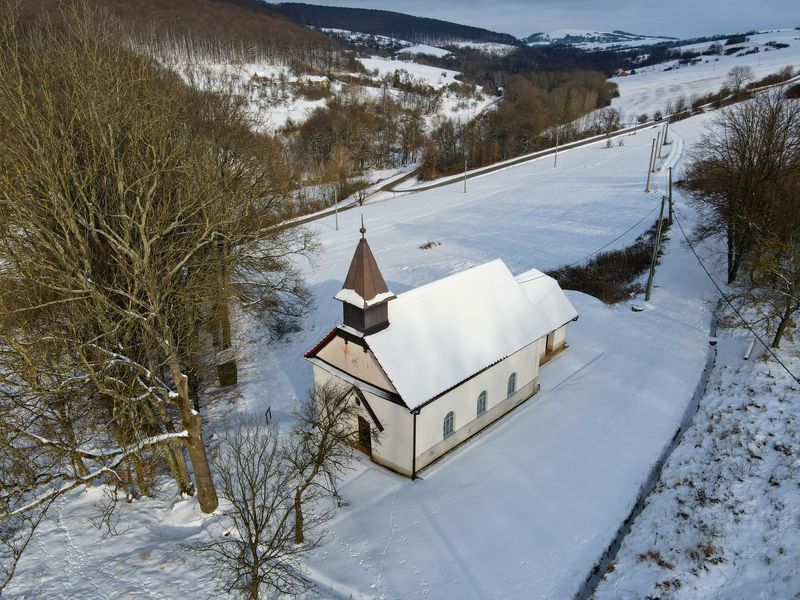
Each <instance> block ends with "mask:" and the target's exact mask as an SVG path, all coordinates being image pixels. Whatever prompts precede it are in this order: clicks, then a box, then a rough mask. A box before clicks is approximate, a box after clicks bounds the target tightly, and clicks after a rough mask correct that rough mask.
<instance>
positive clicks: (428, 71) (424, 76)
mask: <svg viewBox="0 0 800 600" xmlns="http://www.w3.org/2000/svg"><path fill="white" fill-rule="evenodd" d="M358 60H359V61H360V62H361V64H362V65H364V68H366V69H367V70H368V71H376V72H377V73H378V75H380V76H385V75H391V74H393V73H394V72H395V71H400V70H403V71H407V72H408V73H409V74H410V75H411V76H412V77H415V78H416V79H419V80H420V81H423V82H425V83H427V84H429V85H431V86H433V87H436V88H440V87H444V86H446V85H449V84H451V83H453V82H454V81H456V79H455V77H456V75H460V73H459V72H458V71H451V70H450V69H442V68H440V67H431V66H429V65H423V64H419V63H415V62H411V61H408V60H400V59H398V58H395V59H387V58H382V57H380V56H373V57H371V58H359V59H358Z"/></svg>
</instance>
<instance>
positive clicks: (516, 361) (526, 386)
mask: <svg viewBox="0 0 800 600" xmlns="http://www.w3.org/2000/svg"><path fill="white" fill-rule="evenodd" d="M544 343H545V339H544V338H541V339H539V340H537V341H535V342H533V343H532V344H529V345H528V346H526V347H525V348H523V349H522V350H520V351H519V352H516V353H515V354H513V355H511V356H509V357H508V358H506V359H505V360H503V361H501V362H499V363H497V364H496V365H494V366H492V367H490V368H489V369H487V370H485V371H483V372H482V373H480V374H479V375H476V376H475V377H473V378H472V379H469V380H467V381H465V382H464V383H463V384H462V385H460V386H459V387H457V388H455V389H454V390H451V391H450V392H448V393H447V394H445V395H444V396H442V397H440V398H438V399H437V400H435V401H433V402H431V403H430V404H428V405H426V406H424V407H423V408H422V409H421V411H420V414H419V415H418V416H417V465H416V466H417V470H419V469H421V468H422V467H423V466H425V465H427V464H429V463H431V462H432V461H434V460H436V459H437V458H438V457H439V456H441V455H442V454H444V453H445V452H447V451H448V450H450V449H452V448H454V447H455V446H457V445H458V444H460V443H461V442H463V441H464V440H466V439H467V438H468V437H470V436H471V435H473V434H475V433H477V432H478V431H480V430H481V429H483V428H484V427H486V426H487V425H488V424H489V423H491V422H492V421H495V420H496V419H498V418H500V417H501V416H503V415H504V414H505V413H507V412H508V411H509V410H511V409H512V408H514V407H515V406H516V405H518V404H519V403H520V402H523V401H524V400H526V399H528V398H529V397H530V396H532V395H533V394H534V393H536V391H537V390H538V385H539V382H538V378H539V355H540V353H541V349H542V347H543V346H544ZM511 373H516V374H517V391H516V393H514V394H513V395H511V396H510V397H509V396H508V395H507V393H506V391H507V386H508V378H509V376H510V375H511ZM484 390H485V391H486V393H487V401H486V409H487V410H486V413H485V414H484V415H482V416H478V414H477V407H478V396H479V394H480V393H481V392H482V391H484ZM450 411H453V412H454V413H455V425H454V433H453V434H452V435H450V436H448V437H447V438H444V435H443V434H444V419H445V416H446V415H447V413H449V412H450Z"/></svg>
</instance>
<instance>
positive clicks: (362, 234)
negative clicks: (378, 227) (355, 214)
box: [359, 215, 367, 239]
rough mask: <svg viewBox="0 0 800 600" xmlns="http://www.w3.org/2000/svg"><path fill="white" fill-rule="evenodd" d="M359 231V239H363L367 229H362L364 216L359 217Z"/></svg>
mask: <svg viewBox="0 0 800 600" xmlns="http://www.w3.org/2000/svg"><path fill="white" fill-rule="evenodd" d="M359 231H360V232H361V239H364V234H365V233H367V228H366V227H364V215H361V229H359Z"/></svg>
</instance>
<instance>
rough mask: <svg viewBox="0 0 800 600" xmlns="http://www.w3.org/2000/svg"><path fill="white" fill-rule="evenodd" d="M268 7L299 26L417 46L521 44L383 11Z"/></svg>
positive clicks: (475, 29) (485, 31) (482, 31)
mask: <svg viewBox="0 0 800 600" xmlns="http://www.w3.org/2000/svg"><path fill="white" fill-rule="evenodd" d="M270 8H271V9H272V10H274V11H276V12H279V13H281V14H283V15H285V16H287V17H288V18H290V19H292V20H293V21H295V22H296V23H300V24H301V25H310V26H312V27H325V28H331V29H343V30H346V31H356V32H362V33H371V34H374V35H383V36H387V37H394V38H398V39H401V40H407V41H410V42H415V43H420V44H431V45H439V44H447V43H449V42H455V41H476V42H496V43H501V44H509V45H518V44H519V43H520V42H519V40H517V38H515V37H514V36H512V35H508V34H505V33H496V32H494V31H489V30H488V29H482V28H480V27H470V26H468V25H459V24H456V23H450V22H448V21H440V20H438V19H429V18H425V17H415V16H412V15H406V14H403V13H397V12H390V11H386V10H371V9H362V8H344V7H334V6H316V5H312V4H301V3H292V2H286V3H281V4H273V5H270Z"/></svg>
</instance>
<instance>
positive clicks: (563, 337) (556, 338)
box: [553, 325, 567, 350]
mask: <svg viewBox="0 0 800 600" xmlns="http://www.w3.org/2000/svg"><path fill="white" fill-rule="evenodd" d="M566 343H567V326H566V325H564V326H563V327H559V328H558V329H556V330H555V331H554V332H553V349H554V350H558V349H559V348H561V347H562V346H563V345H564V344H566Z"/></svg>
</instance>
